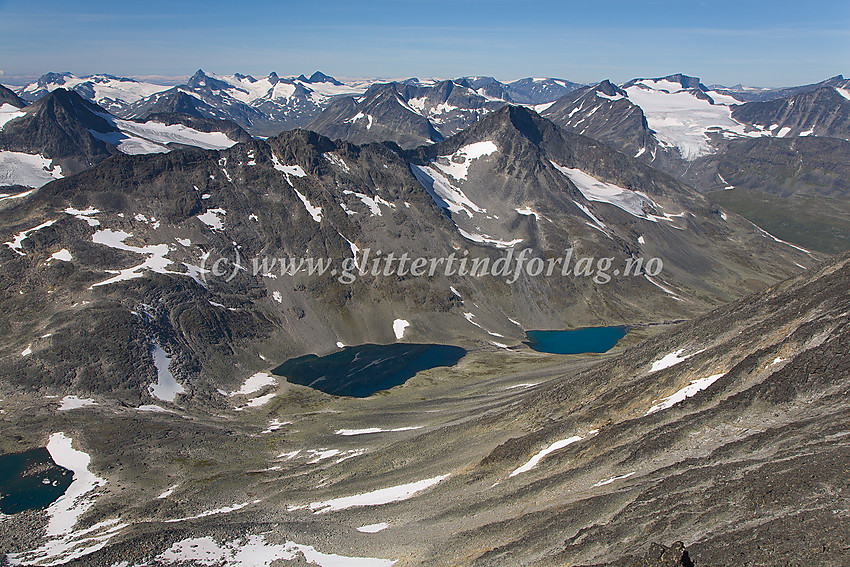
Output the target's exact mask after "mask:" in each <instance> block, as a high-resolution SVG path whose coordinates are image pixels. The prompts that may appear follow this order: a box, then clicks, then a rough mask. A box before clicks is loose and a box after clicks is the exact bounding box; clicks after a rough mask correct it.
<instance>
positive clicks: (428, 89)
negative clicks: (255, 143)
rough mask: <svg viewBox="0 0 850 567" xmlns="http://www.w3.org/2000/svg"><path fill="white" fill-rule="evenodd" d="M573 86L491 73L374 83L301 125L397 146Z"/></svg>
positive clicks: (436, 137)
mask: <svg viewBox="0 0 850 567" xmlns="http://www.w3.org/2000/svg"><path fill="white" fill-rule="evenodd" d="M577 87H579V85H578V84H577V83H572V82H570V81H564V80H561V79H520V80H517V81H514V82H511V83H502V82H499V81H497V80H496V79H494V78H493V77H462V78H459V79H455V80H452V81H430V82H425V81H419V80H418V79H410V80H407V81H404V82H390V83H382V84H376V85H373V86H372V87H370V88H369V90H368V91H366V93H365V94H364V95H363V96H358V97H346V98H341V99H339V100H336V101H335V102H333V103H331V105H330V106H329V107H328V108H327V109H326V110H325V111H324V112H323V113H322V114H320V115H319V116H318V117H317V118H316V119H315V120H313V121H312V122H311V123H310V124H309V125H308V126H307V128H308V129H310V130H314V131H316V132H319V133H320V134H323V135H326V136H328V137H330V138H334V139H343V140H347V141H349V142H353V143H358V144H362V143H368V142H383V141H392V142H395V143H397V144H399V145H400V146H402V147H403V148H414V147H416V146H419V145H421V144H427V143H431V142H437V141H440V140H442V139H443V138H445V137H448V136H451V135H453V134H456V133H458V132H460V131H461V130H463V129H464V128H467V127H468V126H469V125H471V124H473V123H474V122H476V121H478V120H480V119H481V118H482V117H483V116H486V115H487V114H489V113H490V112H493V111H495V110H498V109H499V108H502V107H503V106H505V105H506V104H510V103H519V104H525V105H529V106H534V105H543V106H545V105H547V104H549V103H552V102H554V101H555V100H556V99H558V98H559V97H560V96H562V95H565V94H566V93H569V92H571V91H572V90H574V89H575V88H577Z"/></svg>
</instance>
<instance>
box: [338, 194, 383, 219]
mask: <svg viewBox="0 0 850 567" xmlns="http://www.w3.org/2000/svg"><path fill="white" fill-rule="evenodd" d="M342 193H343V195H355V196H356V197H357V198H359V199H360V200H361V201H362V202H363V204H364V205H366V206H367V207H369V212H370V213H371V214H372V216H373V217H380V216H382V215H381V207H379V206H378V205H379V204H380V205H384V206H385V207H389V208H391V209H394V208H395V205H394V204H393V203H390V202H389V201H387V200H385V199H383V198H381V197H380V196H379V195H375V196H374V197H370V196H368V195H366V194H364V193H357V192H356V191H350V190H348V189H346V190H345V191H343V192H342ZM340 204H341V205H343V207H342V209H343V210H344V211H345V212H346V214H356V213H354V212H350V209H348V207H346V206H345V205H344V204H342V203H340Z"/></svg>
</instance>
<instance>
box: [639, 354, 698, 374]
mask: <svg viewBox="0 0 850 567" xmlns="http://www.w3.org/2000/svg"><path fill="white" fill-rule="evenodd" d="M704 350H705V349H700V350H698V351H696V352H692V353H691V354H687V355H685V356H682V353H683V352H685V349H683V348H680V349H679V350H677V351H676V352H671V353H670V354H668V355H665V356H664V357H663V358H661V359H659V360H656V361H655V362H653V363H652V368H650V369H649V372H648V373H649V374H652V373H653V372H658V371H659V370H664V369H665V368H670V367H671V366H675V365H677V364H679V363H680V362H683V361H685V360H687V359H689V358H690V357H692V356H695V355H697V354H699V353H701V352H703V351H704Z"/></svg>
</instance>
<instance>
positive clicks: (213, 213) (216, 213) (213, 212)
mask: <svg viewBox="0 0 850 567" xmlns="http://www.w3.org/2000/svg"><path fill="white" fill-rule="evenodd" d="M226 214H227V211H225V210H224V209H207V211H206V212H205V213H204V214H202V215H198V220H199V221H201V222H202V223H204V224H205V225H207V226H208V227H210V228H211V229H213V230H222V229H223V228H224V220H223V218H224V216H225V215H226Z"/></svg>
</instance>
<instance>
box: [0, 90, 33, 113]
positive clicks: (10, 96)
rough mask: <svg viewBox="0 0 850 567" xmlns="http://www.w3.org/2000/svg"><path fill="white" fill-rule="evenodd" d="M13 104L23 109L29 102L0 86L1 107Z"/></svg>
mask: <svg viewBox="0 0 850 567" xmlns="http://www.w3.org/2000/svg"><path fill="white" fill-rule="evenodd" d="M3 104H11V105H12V106H14V107H17V108H23V107H25V106H26V105H27V101H25V100H24V99H22V98H21V97H19V96H18V95H17V94H15V91H13V90H11V89H9V88H7V87H4V86H3V85H0V105H3Z"/></svg>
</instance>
